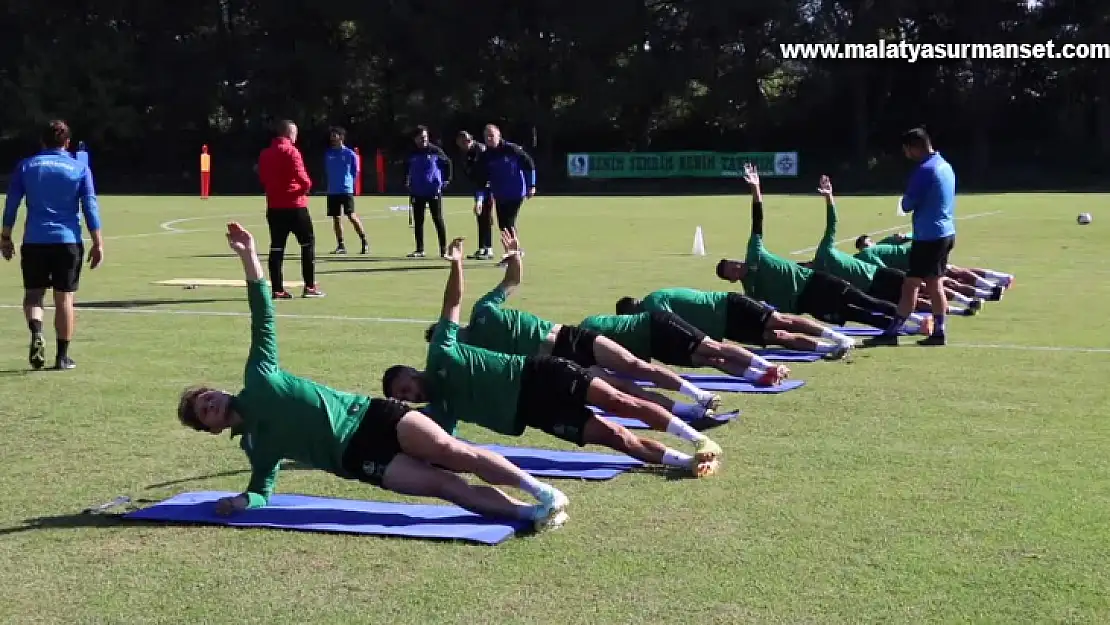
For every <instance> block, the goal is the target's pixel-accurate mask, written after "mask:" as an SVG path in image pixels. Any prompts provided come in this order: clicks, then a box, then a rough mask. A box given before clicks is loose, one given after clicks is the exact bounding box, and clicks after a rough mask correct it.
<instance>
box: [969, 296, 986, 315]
mask: <svg viewBox="0 0 1110 625" xmlns="http://www.w3.org/2000/svg"><path fill="white" fill-rule="evenodd" d="M980 310H983V300H981V299H973V300H971V303H970V304H968V305H967V314H968V316H974V315H977V314H979V311H980Z"/></svg>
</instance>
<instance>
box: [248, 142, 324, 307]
mask: <svg viewBox="0 0 1110 625" xmlns="http://www.w3.org/2000/svg"><path fill="white" fill-rule="evenodd" d="M276 131H277V132H276V134H277V136H276V137H274V141H273V143H271V144H270V147H268V148H266V149H264V150H262V154H260V155H259V157H258V177H259V178H260V179H261V180H262V188H263V189H265V191H266V223H267V224H268V225H269V226H270V256H269V265H270V282H271V287H272V288H273V294H274V299H293V296H292V295H290V294H289V293H288V292H287V291H286V290H285V282H284V280H283V279H282V274H281V266H282V262H283V261H284V260H285V244H286V242H287V241H288V240H289V235H290V234H292V235H293V236H294V237H296V238H297V243H298V244H300V246H301V275H302V276H303V277H304V292H303V296H304V297H323V296H324V293H323V292H322V291H321V290H320V289H319V287H318V285H317V284H316V235H315V233H314V231H313V228H312V216H311V215H309V214H308V192H309V190H310V189H312V180H311V179H310V178H309V177H308V172H307V171H305V168H304V157H302V156H301V151H300V150H298V149H297V146H296V145H295V144H296V143H297V125H296V124H294V123H293V122H291V121H289V120H283V121H281V122H278V125H277V128H276Z"/></svg>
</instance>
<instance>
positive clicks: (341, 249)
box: [332, 243, 347, 254]
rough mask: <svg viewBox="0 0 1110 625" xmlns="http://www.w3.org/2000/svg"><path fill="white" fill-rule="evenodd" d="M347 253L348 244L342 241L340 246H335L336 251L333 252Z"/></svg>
mask: <svg viewBox="0 0 1110 625" xmlns="http://www.w3.org/2000/svg"><path fill="white" fill-rule="evenodd" d="M346 253H347V246H346V245H343V244H342V243H340V244H339V246H338V247H336V248H335V251H334V252H332V254H346Z"/></svg>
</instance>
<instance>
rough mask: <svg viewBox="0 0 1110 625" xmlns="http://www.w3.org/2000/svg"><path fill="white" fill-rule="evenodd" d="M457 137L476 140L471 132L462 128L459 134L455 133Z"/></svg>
mask: <svg viewBox="0 0 1110 625" xmlns="http://www.w3.org/2000/svg"><path fill="white" fill-rule="evenodd" d="M455 138H456V139H466V140H467V141H473V140H474V137H473V136H472V135H471V134H470V133H469V132H467V131H465V130H460V131H459V134H457V135H455Z"/></svg>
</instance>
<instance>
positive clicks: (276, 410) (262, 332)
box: [231, 279, 370, 508]
mask: <svg viewBox="0 0 1110 625" xmlns="http://www.w3.org/2000/svg"><path fill="white" fill-rule="evenodd" d="M247 299H248V301H249V302H250V310H251V349H250V355H249V356H248V358H247V367H246V371H245V372H244V374H243V390H241V391H239V394H238V395H237V396H235V398H234V399H232V403H231V406H232V409H233V410H235V412H236V413H237V414H238V415H239V416H240V417H242V419H243V422H242V424H240V425H238V426H236V427H235V428H233V429H232V434H233V435H241V436H242V439H241V441H240V443H239V446H240V447H241V448H242V449H243V451H245V452H246V454H247V457H248V458H249V459H250V463H251V479H250V483H249V484H248V485H247V490H246V493H245V494H246V495H247V498H248V499H249V500H250V504H249V507H250V508H259V507H262V506H264V505H266V503H267V502H268V501H269V499H270V495H271V494H273V491H274V485H275V483H276V482H277V474H278V468H279V466H280V463H281V461H282V460H287V459H288V460H296V461H297V462H301V463H304V464H308V465H310V466H312V467H314V468H316V469H321V470H323V471H327V472H329V473H334V474H336V475H343V469H342V461H343V452H344V451H345V450H346V449H347V442H348V441H349V440H350V438H351V436H352V435H353V434H354V432H355V430H357V429H358V426H359V424H361V423H362V417H363V415H364V414H365V413H366V409H367V407H368V406H369V405H370V398H369V397H366V396H363V395H355V394H353V393H345V392H343V391H337V390H335V389H332V388H329V387H327V386H324V385H322V384H317V383H315V382H313V381H312V380H307V379H305V378H301V377H298V376H295V375H293V374H291V373H287V372H285V371H282V369H281V368H280V367H279V366H278V348H277V333H276V331H275V327H274V326H275V324H274V303H273V299H272V295H271V293H270V284H269V282H267V281H266V280H265V279H262V280H257V281H253V282H247Z"/></svg>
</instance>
